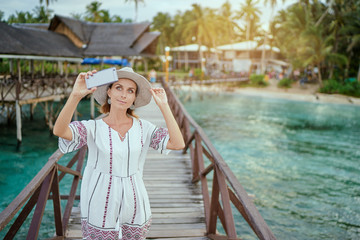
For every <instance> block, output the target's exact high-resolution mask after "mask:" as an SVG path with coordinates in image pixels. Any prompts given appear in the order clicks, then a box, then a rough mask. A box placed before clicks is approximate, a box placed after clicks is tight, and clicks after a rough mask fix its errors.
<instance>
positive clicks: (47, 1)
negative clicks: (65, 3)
mask: <svg viewBox="0 0 360 240" xmlns="http://www.w3.org/2000/svg"><path fill="white" fill-rule="evenodd" d="M56 1H57V0H50V1H49V0H45V6H46V10H45V12H46V16H48V17H50V12H52V11H50V10H49V3H50V2H56ZM42 3H43V0H40V5H41V4H42Z"/></svg>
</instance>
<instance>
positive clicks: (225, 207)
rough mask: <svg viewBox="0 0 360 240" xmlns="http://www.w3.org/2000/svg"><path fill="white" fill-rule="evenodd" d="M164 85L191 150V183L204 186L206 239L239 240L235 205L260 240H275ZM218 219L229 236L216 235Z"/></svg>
mask: <svg viewBox="0 0 360 240" xmlns="http://www.w3.org/2000/svg"><path fill="white" fill-rule="evenodd" d="M162 84H163V86H164V88H165V91H166V93H167V96H168V101H169V105H170V107H171V110H172V112H173V114H174V116H175V118H176V121H177V123H178V125H179V127H180V129H181V131H182V134H183V136H184V140H185V143H186V145H185V148H184V153H185V152H186V151H187V150H190V155H191V164H192V182H193V183H196V182H199V181H200V182H201V189H202V195H203V201H204V212H205V223H206V228H207V229H206V232H207V236H208V237H209V238H211V239H224V238H225V239H238V237H237V233H236V228H235V222H234V214H233V213H232V210H231V203H232V204H233V205H234V206H235V208H236V209H237V210H238V211H239V213H240V214H241V215H242V216H243V218H244V219H245V220H246V222H247V223H248V224H249V226H250V227H251V228H252V230H253V231H254V233H255V234H256V235H257V236H258V238H259V239H266V240H273V239H276V238H275V236H274V234H273V233H272V232H271V230H270V228H269V227H268V225H267V224H266V222H265V221H264V219H263V218H262V216H261V215H260V213H259V211H258V210H257V209H256V207H255V205H254V203H253V202H252V201H251V199H250V198H249V197H248V194H247V193H246V191H245V189H244V188H243V187H242V186H241V184H240V182H239V181H238V180H237V178H236V176H235V175H234V173H233V172H232V171H231V169H230V168H229V166H228V165H227V164H226V163H225V161H224V159H223V158H222V157H221V155H220V154H219V152H218V151H217V150H216V149H215V147H214V146H213V145H212V143H211V141H210V140H209V139H208V137H207V135H206V134H205V133H204V131H203V130H202V128H201V127H200V126H199V125H198V124H197V123H196V122H195V121H194V120H193V118H192V117H191V116H190V115H189V114H188V112H187V111H186V109H185V108H184V106H183V105H182V104H181V102H180V100H179V99H178V98H177V97H176V95H175V94H174V92H173V91H172V90H171V89H170V87H169V86H168V84H167V83H166V82H165V81H164V79H162ZM191 129H193V131H191ZM205 158H207V159H208V160H209V162H210V164H209V165H208V166H205V161H204V159H205ZM210 172H213V179H212V185H211V189H212V191H211V193H209V186H208V182H209V181H208V180H209V178H208V174H209V173H210ZM218 219H219V220H220V223H221V225H222V227H223V228H224V230H225V232H226V236H221V235H220V234H218V233H217V231H216V225H217V220H218Z"/></svg>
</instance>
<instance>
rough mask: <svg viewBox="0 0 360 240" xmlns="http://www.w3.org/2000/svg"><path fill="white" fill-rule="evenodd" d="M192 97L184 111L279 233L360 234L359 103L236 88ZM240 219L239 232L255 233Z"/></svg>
mask: <svg viewBox="0 0 360 240" xmlns="http://www.w3.org/2000/svg"><path fill="white" fill-rule="evenodd" d="M184 96H186V98H188V96H187V94H184ZM184 99H185V98H184ZM191 99H192V100H191V101H188V102H186V103H185V107H186V109H187V110H188V112H189V113H190V114H191V115H192V116H193V118H194V119H195V121H197V122H198V123H199V125H200V126H201V127H202V128H203V129H204V131H205V132H206V133H207V135H208V136H209V138H210V139H211V141H212V142H213V144H214V145H215V147H216V149H217V150H218V151H219V152H220V154H221V155H222V156H223V158H224V159H225V161H226V162H227V164H228V165H229V166H230V168H231V169H232V170H233V171H234V173H235V175H236V176H237V178H238V179H239V181H240V183H241V184H242V185H243V187H244V188H245V189H246V191H247V192H248V193H249V194H251V195H253V196H254V202H255V204H256V206H257V207H258V209H259V211H260V213H261V214H262V216H263V217H264V218H265V220H266V222H267V223H268V225H269V226H270V228H271V229H272V231H273V232H274V234H275V236H276V237H277V239H359V238H360V164H359V163H360V107H359V106H352V105H337V104H318V103H309V102H300V101H289V100H284V99H275V98H263V97H255V96H241V95H239V94H231V93H229V94H222V95H218V94H205V95H202V96H201V99H202V100H201V99H200V97H199V96H197V95H196V93H193V94H192V98H191ZM235 220H236V224H237V229H238V234H239V236H241V237H242V238H243V239H256V236H255V235H254V234H253V233H252V231H251V229H250V228H249V227H248V226H247V223H246V222H245V221H244V220H243V219H242V217H241V216H240V215H237V216H236V219H235Z"/></svg>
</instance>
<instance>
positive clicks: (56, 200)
mask: <svg viewBox="0 0 360 240" xmlns="http://www.w3.org/2000/svg"><path fill="white" fill-rule="evenodd" d="M51 191H52V193H53V208H54V220H55V230H56V235H57V236H64V229H63V225H62V218H61V202H60V189H59V178H58V172H57V170H56V169H55V176H54V181H53V184H52V187H51Z"/></svg>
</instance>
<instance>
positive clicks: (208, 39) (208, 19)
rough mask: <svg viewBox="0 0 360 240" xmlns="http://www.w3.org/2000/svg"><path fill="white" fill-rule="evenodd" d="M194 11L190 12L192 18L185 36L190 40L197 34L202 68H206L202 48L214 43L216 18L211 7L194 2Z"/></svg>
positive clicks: (186, 28) (184, 32) (185, 29)
mask: <svg viewBox="0 0 360 240" xmlns="http://www.w3.org/2000/svg"><path fill="white" fill-rule="evenodd" d="M192 7H193V9H192V11H191V12H190V16H191V20H190V21H189V22H188V23H187V26H186V27H185V28H184V31H183V36H184V37H185V38H187V39H189V40H190V38H191V39H192V37H193V36H195V38H196V41H197V44H198V47H199V49H198V51H199V62H200V64H201V70H202V71H203V70H204V68H205V65H204V64H205V63H204V61H203V52H202V50H201V46H202V45H206V46H208V47H210V46H212V45H213V38H214V37H215V36H216V35H215V34H216V30H217V28H216V24H217V23H216V19H214V18H213V12H212V11H211V10H210V9H209V8H205V9H203V8H202V7H201V6H200V5H198V4H192Z"/></svg>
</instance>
